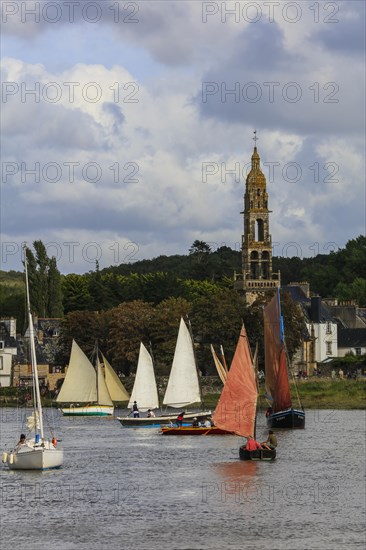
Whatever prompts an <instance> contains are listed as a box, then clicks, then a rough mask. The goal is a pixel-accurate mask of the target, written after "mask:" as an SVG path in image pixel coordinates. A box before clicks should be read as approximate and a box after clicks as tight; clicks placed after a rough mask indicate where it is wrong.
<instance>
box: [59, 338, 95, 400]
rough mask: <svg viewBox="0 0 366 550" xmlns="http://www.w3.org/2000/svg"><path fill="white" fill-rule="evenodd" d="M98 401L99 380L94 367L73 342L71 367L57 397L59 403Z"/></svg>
mask: <svg viewBox="0 0 366 550" xmlns="http://www.w3.org/2000/svg"><path fill="white" fill-rule="evenodd" d="M96 400H97V380H96V373H95V370H94V368H93V365H92V364H91V362H90V361H89V359H88V358H87V356H86V355H85V353H84V352H83V351H82V349H81V348H80V347H79V346H78V345H77V343H76V342H75V340H73V341H72V348H71V355H70V362H69V367H68V369H67V373H66V376H65V380H64V382H63V384H62V387H61V391H60V393H59V394H58V396H57V399H56V401H57V403H92V402H95V401H96Z"/></svg>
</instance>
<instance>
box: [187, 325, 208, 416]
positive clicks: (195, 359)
mask: <svg viewBox="0 0 366 550" xmlns="http://www.w3.org/2000/svg"><path fill="white" fill-rule="evenodd" d="M186 317H187V322H188V330H189V334H190V336H191V340H192V349H193V356H194V363H195V365H196V372H197V379H198V390H199V395H200V400H201V409H202V410H203V408H204V405H203V398H202V388H201V384H200V373H199V371H198V366H197V357H196V350H195V347H194V340H193V332H192V325H191V321H190V319H189V317H188V315H186Z"/></svg>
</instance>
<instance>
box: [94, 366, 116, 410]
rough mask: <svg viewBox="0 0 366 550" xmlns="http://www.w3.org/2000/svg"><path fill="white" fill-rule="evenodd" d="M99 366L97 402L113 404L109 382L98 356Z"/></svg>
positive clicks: (99, 403)
mask: <svg viewBox="0 0 366 550" xmlns="http://www.w3.org/2000/svg"><path fill="white" fill-rule="evenodd" d="M97 368H98V389H97V403H98V405H113V402H112V399H111V396H110V394H109V391H108V388H107V384H106V382H105V378H104V374H103V370H102V366H101V364H100V362H99V358H97Z"/></svg>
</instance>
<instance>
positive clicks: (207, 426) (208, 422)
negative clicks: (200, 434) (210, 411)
mask: <svg viewBox="0 0 366 550" xmlns="http://www.w3.org/2000/svg"><path fill="white" fill-rule="evenodd" d="M203 425H204V427H205V428H211V420H210V419H209V417H208V416H207V417H206V420H205V423H204V424H203Z"/></svg>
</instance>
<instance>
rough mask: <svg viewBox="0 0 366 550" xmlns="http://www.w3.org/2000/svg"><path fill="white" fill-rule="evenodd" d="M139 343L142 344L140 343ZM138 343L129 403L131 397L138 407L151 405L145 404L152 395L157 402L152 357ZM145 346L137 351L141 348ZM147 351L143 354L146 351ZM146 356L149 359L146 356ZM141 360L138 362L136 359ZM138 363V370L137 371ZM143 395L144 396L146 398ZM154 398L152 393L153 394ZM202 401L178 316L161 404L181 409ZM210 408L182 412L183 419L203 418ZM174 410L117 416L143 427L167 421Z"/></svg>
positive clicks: (126, 423)
mask: <svg viewBox="0 0 366 550" xmlns="http://www.w3.org/2000/svg"><path fill="white" fill-rule="evenodd" d="M141 346H142V344H141ZM141 346H140V355H139V362H138V368H137V371H136V380H135V385H134V387H133V391H132V395H131V400H130V403H129V407H132V404H133V402H134V401H137V404H138V406H139V409H140V410H143V409H145V410H146V408H149V409H153V408H154V406H149V405H146V403H148V400H149V402H153V401H152V399H153V396H156V402H155V403H157V405H156V406H159V405H158V393H157V390H156V393H155V389H156V382H155V375H154V370H153V364H152V359H151V356H150V354H149V353H148V351H147V350H146V348H145V346H143V348H142V347H141ZM142 349H143V350H145V351H143V352H142V353H141V350H142ZM146 354H147V355H146ZM149 358H150V359H149ZM140 361H141V362H140ZM140 365H142V367H141V374H140ZM147 372H148V373H149V375H148V376H149V378H144V376H146V373H147ZM146 396H147V399H148V400H147V399H146ZM154 399H155V397H154ZM200 403H202V397H201V390H200V384H199V379H198V372H197V367H196V360H195V356H194V350H193V342H192V338H191V335H190V332H189V330H188V328H187V325H186V324H185V322H184V320H183V319H182V318H181V320H180V326H179V332H178V338H177V343H176V347H175V352H174V358H173V363H172V369H171V371H170V376H169V380H168V385H167V388H166V391H165V395H164V400H163V405H165V406H167V407H172V408H175V409H183V408H185V407H186V406H187V405H192V404H200ZM210 414H211V411H205V412H199V413H197V412H193V413H187V414H185V415H184V418H185V420H188V421H192V420H193V418H194V417H197V418H199V419H204V418H206V416H208V415H210ZM176 416H177V415H176V414H175V413H173V414H162V415H159V416H156V417H154V418H129V417H125V418H122V417H118V420H119V421H120V422H121V424H122V426H127V427H139V426H140V427H147V426H156V427H160V426H162V425H169V424H171V422H172V421H174V419H175V418H176Z"/></svg>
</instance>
